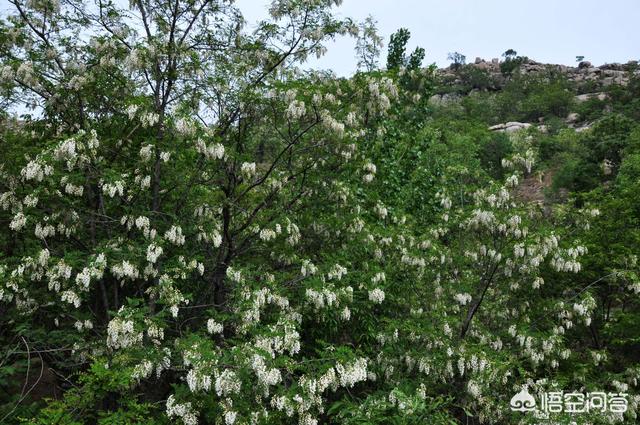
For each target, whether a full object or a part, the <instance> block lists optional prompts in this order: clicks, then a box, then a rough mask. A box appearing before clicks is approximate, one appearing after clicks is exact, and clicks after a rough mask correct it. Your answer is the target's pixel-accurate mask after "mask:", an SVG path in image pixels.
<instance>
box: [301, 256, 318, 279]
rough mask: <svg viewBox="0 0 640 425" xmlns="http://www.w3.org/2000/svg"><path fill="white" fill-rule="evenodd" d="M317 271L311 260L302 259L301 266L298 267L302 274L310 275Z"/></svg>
mask: <svg viewBox="0 0 640 425" xmlns="http://www.w3.org/2000/svg"><path fill="white" fill-rule="evenodd" d="M317 272H318V267H316V266H315V265H314V264H313V263H312V262H311V261H309V260H303V261H302V267H300V274H302V276H312V275H314V274H316V273H317Z"/></svg>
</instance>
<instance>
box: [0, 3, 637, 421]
mask: <svg viewBox="0 0 640 425" xmlns="http://www.w3.org/2000/svg"><path fill="white" fill-rule="evenodd" d="M85 3H86V2H85ZM85 3H82V2H80V3H79V2H75V1H68V0H64V1H61V2H60V3H56V2H29V3H27V4H25V3H22V2H18V1H16V2H15V3H14V11H13V12H12V14H10V16H9V17H8V18H7V19H5V20H3V21H2V24H1V25H2V29H3V31H1V32H0V34H1V35H0V37H2V40H0V41H1V43H0V62H1V63H0V72H1V73H2V75H3V80H2V83H1V84H2V103H3V105H6V106H7V107H18V105H25V104H26V105H33V106H35V109H34V111H33V112H34V113H33V114H31V115H30V116H29V115H28V114H24V115H23V116H22V117H20V118H16V117H12V116H10V115H4V116H3V117H2V120H3V121H2V130H3V131H2V136H1V137H2V143H1V144H0V158H2V159H1V160H0V175H1V177H2V178H1V179H0V190H1V192H0V207H1V208H0V224H1V225H2V229H3V230H2V231H1V232H0V245H1V247H2V252H1V253H0V313H1V314H0V340H1V341H2V343H3V346H4V347H6V351H5V352H3V353H2V357H0V388H2V389H3V390H5V393H7V396H5V395H4V394H3V396H2V398H0V415H1V416H0V422H3V423H32V424H48V423H58V424H66V425H71V424H73V425H75V424H82V423H97V424H103V425H107V424H138V423H142V424H168V423H179V424H180V423H181V424H185V425H194V424H197V423H204V424H208V423H211V424H225V425H233V424H240V423H242V424H245V423H246V424H249V423H252V424H291V423H299V424H305V425H311V424H319V423H346V424H371V423H374V424H376V423H379V424H387V423H397V424H421V423H433V424H455V423H472V422H473V423H492V424H504V423H534V421H535V423H538V422H539V418H536V417H534V416H533V415H532V416H530V417H523V415H520V414H519V413H518V412H512V411H510V410H508V405H507V404H508V400H509V398H510V397H511V396H512V395H513V394H516V393H517V392H519V391H520V390H521V389H522V388H523V387H526V388H528V389H529V390H530V391H531V392H539V391H552V390H556V389H558V388H562V389H565V390H567V391H571V390H580V391H582V390H586V391H593V390H602V391H607V392H629V393H631V395H630V404H629V410H628V412H627V413H626V414H625V415H624V416H622V415H620V416H616V417H611V416H608V415H599V414H597V413H592V414H589V415H588V416H587V417H586V420H588V421H590V422H591V423H603V424H604V423H615V422H618V423H619V422H622V421H624V420H628V421H634V420H636V418H637V413H636V412H637V406H638V401H639V399H638V397H637V395H635V394H633V393H632V391H634V390H635V387H636V386H637V384H638V377H639V375H640V367H639V366H638V358H637V348H638V340H639V339H638V338H639V335H638V331H637V326H636V325H637V323H638V313H639V311H640V310H639V307H640V306H638V303H637V294H638V292H640V287H639V286H638V265H637V255H638V246H640V244H639V243H638V242H640V240H639V235H638V231H637V224H638V217H640V215H639V211H638V205H637V202H636V200H635V196H636V192H637V185H638V179H639V178H640V159H639V156H638V155H639V154H638V152H639V150H638V148H639V146H640V137H639V134H640V133H638V130H637V124H636V120H637V118H635V115H634V114H635V113H636V112H637V111H636V110H635V109H634V108H633V107H628V108H627V107H624V106H623V105H622V103H621V102H620V103H617V104H616V105H617V106H616V108H620V110H618V111H617V113H616V114H610V115H606V116H604V117H602V118H601V119H600V120H599V121H598V122H597V123H596V124H595V125H594V126H593V127H592V129H591V130H589V131H587V132H585V133H577V132H575V131H574V130H572V129H568V128H557V129H555V130H554V131H550V132H548V133H547V134H543V133H542V132H540V131H536V130H530V131H522V132H516V133H493V132H491V131H489V130H488V126H489V125H490V124H493V123H495V122H496V120H504V119H522V120H532V121H535V120H537V119H538V118H539V117H545V118H546V119H548V120H551V119H554V118H555V119H559V118H561V117H562V118H564V116H566V113H567V112H568V111H569V110H570V109H571V108H572V106H573V103H572V101H573V95H574V91H575V90H574V87H573V86H572V85H571V84H569V83H568V82H567V81H566V80H565V79H563V78H562V76H559V75H556V74H554V73H552V72H551V71H550V72H549V73H546V74H544V75H541V76H518V75H515V74H514V75H513V77H512V78H511V80H510V81H509V83H508V84H507V86H506V87H505V89H504V90H502V91H501V92H499V93H477V94H476V95H474V96H469V97H468V98H465V99H464V100H462V101H460V102H458V103H455V104H442V105H434V104H432V103H430V102H429V97H430V96H431V95H432V94H433V93H434V92H435V91H436V90H437V87H436V85H437V84H438V80H437V79H436V78H435V72H434V68H433V67H430V68H426V69H421V68H420V66H421V65H420V64H421V61H422V59H423V57H424V51H423V50H421V49H417V50H416V51H415V52H414V53H413V54H412V55H410V56H409V57H408V58H407V57H406V56H405V48H406V43H407V41H408V39H409V32H408V30H405V29H401V30H399V31H398V32H397V33H395V34H394V35H393V36H392V39H391V42H390V43H389V57H388V61H387V62H388V63H387V70H384V71H383V70H373V64H374V60H373V58H374V57H375V48H372V46H373V45H371V44H367V43H371V42H372V40H373V39H372V38H371V37H373V35H374V33H375V31H373V27H374V25H373V22H372V21H371V20H369V21H367V22H365V24H364V26H361V27H360V28H358V27H357V26H356V25H354V24H353V22H351V21H350V20H348V19H346V20H339V19H337V18H336V17H335V16H334V15H333V14H332V7H333V6H335V5H336V4H338V3H339V1H329V0H326V1H325V0H322V1H314V2H308V1H298V0H282V1H280V0H278V1H274V2H273V3H272V5H271V8H270V10H269V13H270V16H269V18H268V19H267V20H265V21H264V22H261V23H260V24H259V25H258V26H257V27H256V28H255V29H252V31H249V30H247V29H245V28H244V27H243V18H242V16H241V15H240V12H239V11H238V10H237V9H236V8H235V7H234V6H233V4H232V3H230V2H225V1H220V2H210V1H208V0H201V1H193V2H186V3H181V2H176V3H166V2H157V1H152V0H147V1H135V2H132V3H131V5H130V7H131V9H127V8H123V7H122V6H120V5H118V4H114V3H105V2H98V3H96V4H90V5H89V4H85ZM41 28H44V29H41ZM367 31H368V32H369V33H368V34H365V33H366V32H367ZM342 34H351V35H359V36H360V37H361V39H362V40H363V41H362V42H361V44H360V47H361V51H360V53H361V54H363V56H362V57H363V58H364V59H363V60H365V62H366V63H365V68H366V69H367V71H366V72H360V73H357V74H356V75H354V76H353V77H350V78H335V77H333V76H332V75H331V74H329V73H322V72H311V71H309V72H303V71H302V70H301V69H300V68H301V67H300V65H301V64H302V63H304V61H305V59H306V58H307V57H309V55H322V54H323V53H324V51H325V47H324V46H325V45H326V42H327V41H330V40H331V39H333V38H334V37H337V36H338V35H342ZM80 35H81V36H80ZM365 35H366V36H365ZM362 37H364V38H362ZM367 38H369V41H368V42H367V41H366V39H367ZM367 46H368V47H367ZM373 47H375V46H373ZM363 49H364V50H363ZM458 55H459V54H458ZM515 55H516V52H513V53H512V54H509V55H508V56H509V57H511V56H515ZM454 63H458V64H459V65H460V66H459V70H460V71H461V72H463V71H464V70H465V67H463V66H462V65H463V64H464V57H463V56H462V55H459V56H456V57H455V58H454ZM469 78H470V80H475V79H476V78H478V79H479V78H480V76H473V75H472V76H470V77H469ZM611 93H612V97H615V96H619V99H627V98H626V97H625V96H627V95H625V94H623V93H617V95H614V91H612V92H611ZM22 107H23V108H24V106H22ZM557 127H560V124H558V126H557ZM605 160H608V161H610V163H611V165H610V170H609V171H610V172H609V173H607V172H605V169H604V168H603V169H602V170H603V171H602V172H601V173H600V172H597V173H596V172H592V171H593V169H594V167H599V166H600V163H601V162H604V161H605ZM536 167H545V168H544V169H542V170H540V171H541V172H552V171H554V170H557V177H556V186H557V188H558V189H570V190H571V191H572V193H571V195H570V198H569V199H568V200H566V202H557V203H553V202H552V201H553V200H545V202H546V204H545V205H542V206H541V205H538V204H537V203H532V202H528V201H527V199H526V198H525V197H524V196H523V194H522V192H523V187H524V188H526V187H527V184H528V183H530V182H531V180H532V179H535V178H536V173H537V172H538V171H539V170H537V169H536ZM589 176H590V177H589ZM605 212H606V213H607V214H605ZM36 357H37V358H38V361H39V364H40V365H41V370H43V371H44V370H45V367H46V368H47V370H50V371H52V372H51V373H53V374H54V375H55V377H56V378H55V379H56V380H58V385H57V387H59V389H60V390H61V392H62V395H61V396H59V397H57V398H56V397H54V398H51V399H44V398H38V397H35V396H34V394H29V393H27V390H26V389H28V388H36V387H37V383H36V384H34V385H33V386H32V385H31V384H30V376H32V375H31V373H30V371H29V370H27V369H28V368H29V369H30V368H31V367H32V366H33V365H35V364H36V360H35V358H36ZM15 382H19V383H20V384H18V385H17V386H16V385H15ZM27 384H29V385H27ZM17 387H20V388H19V391H20V392H19V393H18V392H17V390H16V389H14V388H17ZM29 391H30V390H29ZM16 394H18V395H17V396H16ZM549 420H550V421H554V422H556V423H568V422H569V421H570V420H573V418H571V417H569V416H567V415H562V414H558V415H551V417H550V418H549Z"/></svg>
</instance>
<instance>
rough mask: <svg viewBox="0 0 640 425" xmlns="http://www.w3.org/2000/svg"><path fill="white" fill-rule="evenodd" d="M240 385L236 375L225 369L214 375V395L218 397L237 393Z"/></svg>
mask: <svg viewBox="0 0 640 425" xmlns="http://www.w3.org/2000/svg"><path fill="white" fill-rule="evenodd" d="M241 385H242V384H241V382H240V379H238V377H237V375H236V373H235V372H233V371H232V370H230V369H225V370H224V371H223V372H222V373H220V374H216V383H215V388H216V394H218V396H220V397H226V396H229V395H231V394H237V393H239V392H240V388H241Z"/></svg>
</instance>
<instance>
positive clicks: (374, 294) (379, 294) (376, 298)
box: [369, 288, 385, 304]
mask: <svg viewBox="0 0 640 425" xmlns="http://www.w3.org/2000/svg"><path fill="white" fill-rule="evenodd" d="M384 297H385V294H384V291H383V290H382V289H380V288H374V289H372V290H371V291H369V301H373V302H374V303H376V304H382V302H383V301H384Z"/></svg>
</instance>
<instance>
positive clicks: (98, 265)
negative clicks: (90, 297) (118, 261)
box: [76, 253, 107, 291]
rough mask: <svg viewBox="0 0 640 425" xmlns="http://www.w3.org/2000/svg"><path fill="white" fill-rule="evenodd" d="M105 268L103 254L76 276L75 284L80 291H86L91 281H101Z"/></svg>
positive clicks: (105, 260) (105, 261)
mask: <svg viewBox="0 0 640 425" xmlns="http://www.w3.org/2000/svg"><path fill="white" fill-rule="evenodd" d="M106 267H107V259H106V257H105V255H104V254H103V253H100V254H98V256H97V257H96V258H95V260H94V261H93V262H91V264H90V265H89V266H88V267H85V268H84V269H82V272H80V273H78V274H77V275H76V284H77V285H78V286H79V287H80V289H81V290H84V291H88V290H89V284H90V283H91V279H97V280H100V279H102V276H103V275H104V270H105V268H106Z"/></svg>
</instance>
